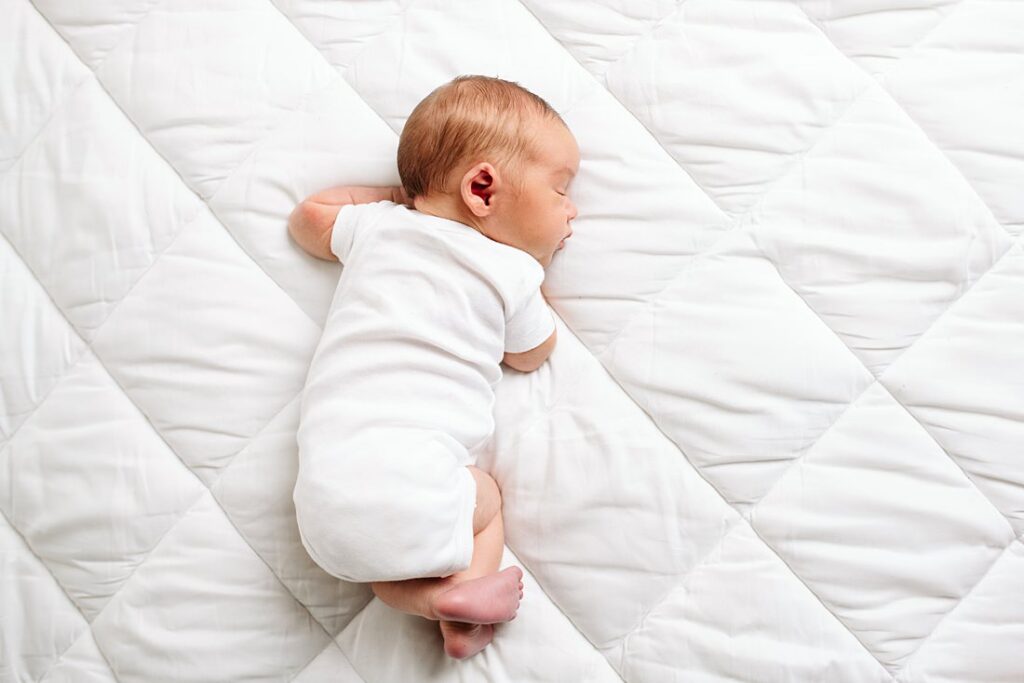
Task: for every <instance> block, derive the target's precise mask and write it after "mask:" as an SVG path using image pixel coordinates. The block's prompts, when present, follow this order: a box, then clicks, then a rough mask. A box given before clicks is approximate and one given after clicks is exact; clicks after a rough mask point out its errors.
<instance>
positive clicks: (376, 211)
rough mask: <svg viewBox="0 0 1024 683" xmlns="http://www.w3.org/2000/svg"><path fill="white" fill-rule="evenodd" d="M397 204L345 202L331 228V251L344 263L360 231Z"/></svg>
mask: <svg viewBox="0 0 1024 683" xmlns="http://www.w3.org/2000/svg"><path fill="white" fill-rule="evenodd" d="M394 206H397V205H396V204H395V203H394V202H390V201H387V200H382V201H379V202H372V203H369V204H345V205H344V206H342V207H341V209H339V210H338V215H337V216H336V217H335V218H334V227H333V228H332V229H331V251H332V252H333V253H334V255H335V256H337V257H338V260H339V261H341V262H342V263H345V261H347V260H348V255H349V254H350V253H351V252H352V247H353V245H354V244H355V243H356V241H357V240H358V239H359V237H358V235H359V232H360V231H361V230H363V229H365V228H366V226H368V225H370V224H372V223H374V222H375V221H376V220H377V218H379V217H380V216H381V215H382V214H383V213H384V212H385V211H387V210H388V209H390V208H392V207H394Z"/></svg>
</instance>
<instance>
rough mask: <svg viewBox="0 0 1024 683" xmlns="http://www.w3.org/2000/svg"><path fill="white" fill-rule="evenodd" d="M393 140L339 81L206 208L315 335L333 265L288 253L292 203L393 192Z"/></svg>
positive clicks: (330, 290) (272, 137)
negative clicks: (323, 195)
mask: <svg viewBox="0 0 1024 683" xmlns="http://www.w3.org/2000/svg"><path fill="white" fill-rule="evenodd" d="M397 147H398V136H397V135H395V132H394V131H393V130H391V129H390V128H389V127H388V126H387V125H386V124H385V123H384V122H383V121H381V119H380V117H378V116H377V114H376V113H375V112H374V111H373V110H372V109H370V108H369V107H367V106H366V103H365V102H364V101H363V100H362V99H361V98H360V97H359V95H357V94H356V93H355V92H354V91H353V90H352V89H351V88H350V87H349V86H348V85H347V84H346V83H345V82H344V81H342V80H341V79H340V78H339V79H338V81H337V87H331V88H328V89H327V90H325V91H324V92H322V93H315V94H313V95H312V96H311V97H310V99H309V100H308V101H307V102H306V106H304V107H303V108H302V109H301V110H300V111H298V112H297V113H296V114H295V115H294V116H293V118H292V119H291V120H289V121H288V122H287V124H285V125H281V126H280V127H278V128H277V129H276V130H275V131H274V132H273V133H271V134H269V135H268V136H267V137H266V138H265V139H263V140H261V141H260V143H259V144H258V145H257V146H256V148H255V149H254V150H253V152H252V154H250V155H249V156H248V157H247V158H246V160H245V161H244V162H242V163H241V164H240V165H239V166H238V168H237V169H235V170H234V171H233V172H232V173H231V176H230V177H229V178H228V179H227V180H225V181H224V183H223V184H222V185H221V186H220V188H219V189H218V190H217V193H216V195H214V196H213V197H212V198H211V199H210V208H211V209H212V210H213V211H214V212H215V213H216V214H217V217H218V218H219V219H220V220H221V221H222V222H223V223H224V225H225V226H226V227H227V228H228V229H229V230H230V231H231V234H232V235H233V236H234V237H235V239H236V240H238V242H239V244H240V245H241V246H242V247H243V248H244V249H245V251H246V253H247V254H249V255H250V256H251V257H252V258H253V259H254V260H255V261H257V262H258V263H259V264H260V266H261V267H262V268H263V269H264V270H265V271H266V272H267V274H268V275H270V276H271V277H272V278H273V279H274V280H275V281H276V282H278V283H279V284H280V285H281V287H282V288H283V289H284V290H285V291H286V292H288V294H289V295H290V296H291V297H292V298H293V299H294V300H295V302H296V303H297V304H298V305H299V306H300V307H301V308H302V309H303V310H304V311H305V312H306V314H307V315H309V317H310V318H311V319H312V320H314V321H315V322H316V323H317V324H318V325H320V326H321V327H322V326H323V323H324V320H325V319H326V318H327V310H328V308H329V306H330V303H331V298H332V297H333V296H334V289H335V285H336V284H337V282H338V265H337V264H332V263H328V262H327V261H323V260H321V259H317V258H314V257H312V256H310V255H309V254H307V253H306V252H305V251H303V250H302V249H299V248H297V247H296V245H295V244H294V242H293V241H292V240H291V238H290V237H289V236H288V232H287V230H285V229H284V223H285V221H286V219H285V217H286V216H287V215H288V214H289V213H290V212H291V210H292V209H293V208H294V207H295V204H296V203H297V202H298V201H299V199H301V198H303V197H306V196H309V195H310V194H313V193H314V192H316V191H318V190H321V189H323V187H324V186H325V185H335V184H338V185H341V184H346V183H348V184H353V185H358V184H363V185H391V184H397V183H398V182H399V181H398V175H397V172H396V167H395V156H396V153H397Z"/></svg>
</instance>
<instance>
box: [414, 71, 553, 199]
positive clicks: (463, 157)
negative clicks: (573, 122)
mask: <svg viewBox="0 0 1024 683" xmlns="http://www.w3.org/2000/svg"><path fill="white" fill-rule="evenodd" d="M538 118H541V119H543V118H548V119H556V120H558V121H559V122H561V123H562V125H565V122H564V121H562V117H561V116H559V115H558V113H557V112H556V111H555V110H554V109H553V108H552V107H551V105H550V104H548V103H547V102H546V101H545V100H544V99H543V98H541V97H539V96H537V95H535V94H534V93H532V92H530V91H529V90H527V89H526V88H524V87H522V86H520V85H519V84H518V83H515V82H513V81H506V80H504V79H501V78H492V77H490V76H478V75H463V76H457V77H455V78H454V79H452V80H451V81H449V82H448V83H445V84H443V85H441V86H439V87H437V88H435V89H434V90H433V91H432V92H431V93H430V94H429V95H427V96H426V97H424V98H423V99H422V100H421V101H420V103H419V104H417V105H416V107H415V108H414V109H413V110H412V113H411V114H410V115H409V118H408V120H406V122H405V127H404V128H403V129H402V135H401V137H400V139H399V141H398V175H399V177H400V178H401V179H402V187H403V188H404V189H405V193H406V195H408V197H409V199H412V198H414V197H417V196H421V195H428V194H431V193H434V192H442V193H443V192H448V191H450V190H449V188H448V182H449V175H450V174H451V173H452V171H454V170H457V169H458V168H459V166H460V165H462V164H467V163H473V162H475V161H489V162H491V163H492V164H494V166H495V167H496V168H498V169H499V170H501V171H503V172H504V173H505V174H506V175H507V176H508V177H509V180H510V182H512V184H513V185H514V186H516V187H518V188H520V189H521V187H522V184H521V182H520V181H521V171H522V168H523V166H524V165H525V164H526V163H529V162H530V161H531V160H533V159H535V158H536V153H535V151H534V147H533V141H532V139H530V137H529V135H528V131H529V129H530V123H531V122H533V121H534V120H537V119H538Z"/></svg>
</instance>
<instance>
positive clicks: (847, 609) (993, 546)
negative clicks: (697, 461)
mask: <svg viewBox="0 0 1024 683" xmlns="http://www.w3.org/2000/svg"><path fill="white" fill-rule="evenodd" d="M751 521H752V524H753V526H754V529H755V530H756V531H757V532H758V533H759V534H760V535H761V536H762V537H763V538H764V539H765V540H766V541H768V543H770V544H771V545H772V547H773V548H775V549H776V551H777V552H778V553H779V555H780V556H781V557H782V559H783V560H785V561H786V563H787V564H789V566H790V567H791V568H792V569H793V571H794V572H796V574H797V575H798V576H800V577H801V579H803V580H804V581H805V582H806V583H807V585H808V586H809V587H810V588H811V590H813V591H814V592H815V593H816V594H817V595H818V596H819V597H820V598H821V600H822V601H823V602H824V603H825V605H826V606H827V607H828V608H829V609H830V610H832V611H833V612H834V613H835V614H836V615H837V616H838V617H839V618H840V619H841V620H842V621H843V622H844V623H846V624H847V625H848V626H849V627H850V629H851V630H852V631H853V632H854V633H855V634H857V636H858V638H860V639H861V641H862V642H864V644H865V645H866V646H867V647H868V649H869V650H871V652H872V653H874V654H875V655H876V656H877V657H878V659H879V660H880V661H881V662H882V663H883V664H885V665H886V666H887V667H889V668H890V669H891V670H893V671H894V672H895V670H896V669H898V668H899V665H900V664H901V662H902V661H903V660H905V659H906V657H908V656H909V655H910V653H911V652H913V650H914V649H916V647H917V646H919V645H920V642H921V640H922V639H923V638H924V637H925V636H927V635H928V634H929V633H930V632H931V630H932V628H934V626H935V624H936V623H937V622H938V620H939V619H940V618H941V617H942V615H943V614H945V613H946V612H948V611H949V610H950V609H952V608H953V607H954V606H955V604H956V602H957V601H958V600H959V599H960V598H961V597H962V596H963V595H965V594H966V593H967V592H968V591H969V590H970V588H971V587H972V586H973V585H974V584H975V583H976V582H977V581H978V579H979V578H980V577H981V576H982V575H983V574H984V572H985V571H986V570H987V569H988V567H989V566H990V565H991V564H992V562H994V561H995V559H996V558H997V557H998V556H999V554H1000V552H1001V551H1002V549H1003V547H1005V546H1006V544H1007V543H1009V542H1010V541H1011V540H1012V538H1013V533H1012V531H1011V529H1010V527H1009V525H1008V524H1007V523H1006V521H1005V520H1004V519H1003V518H1002V517H1001V516H1000V515H999V514H998V513H997V512H996V510H995V509H994V508H993V507H992V506H991V504H990V503H989V502H988V501H987V500H986V499H985V498H984V497H983V496H982V495H980V494H979V493H978V491H977V489H976V488H975V487H974V486H973V485H972V484H971V483H970V482H969V481H968V480H967V479H966V478H965V477H964V475H963V473H962V472H961V471H960V469H959V468H958V467H957V466H956V465H955V464H953V463H952V462H951V461H950V460H949V458H948V457H947V456H946V454H945V453H943V452H942V450H941V449H940V448H939V447H938V446H937V445H936V444H935V442H934V441H933V440H932V439H931V438H930V437H929V436H928V435H927V434H926V433H925V432H924V431H923V430H922V429H921V427H920V425H918V424H917V422H916V421H915V420H913V419H912V418H911V417H910V416H909V415H907V413H906V411H905V410H904V409H903V408H902V407H901V406H900V405H899V404H897V403H896V402H895V401H893V400H892V398H891V396H890V395H889V393H888V392H887V391H885V389H884V388H883V387H881V386H880V385H879V384H877V383H876V384H874V385H872V386H871V387H870V388H869V389H868V390H867V391H866V392H865V393H864V394H863V395H862V396H861V397H860V398H859V399H858V400H857V401H856V402H855V403H854V405H853V406H851V408H850V410H848V411H847V412H846V413H845V414H843V416H842V417H841V418H840V419H839V421H838V422H837V423H836V424H835V425H834V426H833V427H832V429H830V430H829V431H828V432H827V433H826V434H825V435H824V436H823V437H822V438H821V439H820V440H819V441H818V442H817V443H816V444H815V445H814V446H813V447H812V448H811V449H810V451H809V452H808V453H807V455H806V456H805V457H804V458H802V459H801V460H800V461H799V462H798V463H797V464H796V465H794V467H793V469H791V470H790V471H789V472H787V473H786V475H785V476H784V477H783V478H782V479H781V480H780V481H779V482H778V484H776V486H775V487H774V488H773V489H772V491H771V492H770V493H769V494H768V495H766V496H765V497H764V498H763V499H762V500H761V501H760V502H759V503H758V504H757V506H756V507H755V508H754V510H753V512H752V515H751Z"/></svg>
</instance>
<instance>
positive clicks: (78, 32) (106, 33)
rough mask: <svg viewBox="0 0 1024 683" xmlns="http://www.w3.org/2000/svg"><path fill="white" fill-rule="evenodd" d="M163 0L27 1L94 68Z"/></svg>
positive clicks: (26, 3)
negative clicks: (36, 8) (37, 9)
mask: <svg viewBox="0 0 1024 683" xmlns="http://www.w3.org/2000/svg"><path fill="white" fill-rule="evenodd" d="M164 1H165V0H90V2H88V3H68V2H63V0H30V1H26V2H25V3H24V4H25V5H30V4H31V5H35V6H36V7H38V8H39V12H40V13H42V14H43V15H45V17H46V19H47V21H49V22H50V23H51V24H52V25H53V27H54V29H55V30H57V31H58V32H60V34H61V35H62V36H63V37H64V39H65V40H66V41H67V42H68V44H69V45H70V46H71V47H72V48H74V50H75V52H76V53H78V55H80V56H81V58H82V61H83V62H84V63H85V64H86V65H87V66H88V67H89V68H90V69H94V70H95V69H96V67H97V66H99V65H100V64H101V63H102V62H103V59H104V58H105V57H106V55H108V54H110V52H111V51H112V50H113V49H114V48H115V47H116V46H117V45H118V44H120V43H122V42H124V41H125V40H126V39H127V38H129V37H130V36H131V35H132V34H133V33H134V32H135V29H136V28H137V27H138V25H139V23H140V22H141V21H142V19H144V18H145V17H146V15H147V14H149V13H150V12H151V11H152V10H153V8H154V7H157V6H158V5H160V4H161V3H163V2H164Z"/></svg>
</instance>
